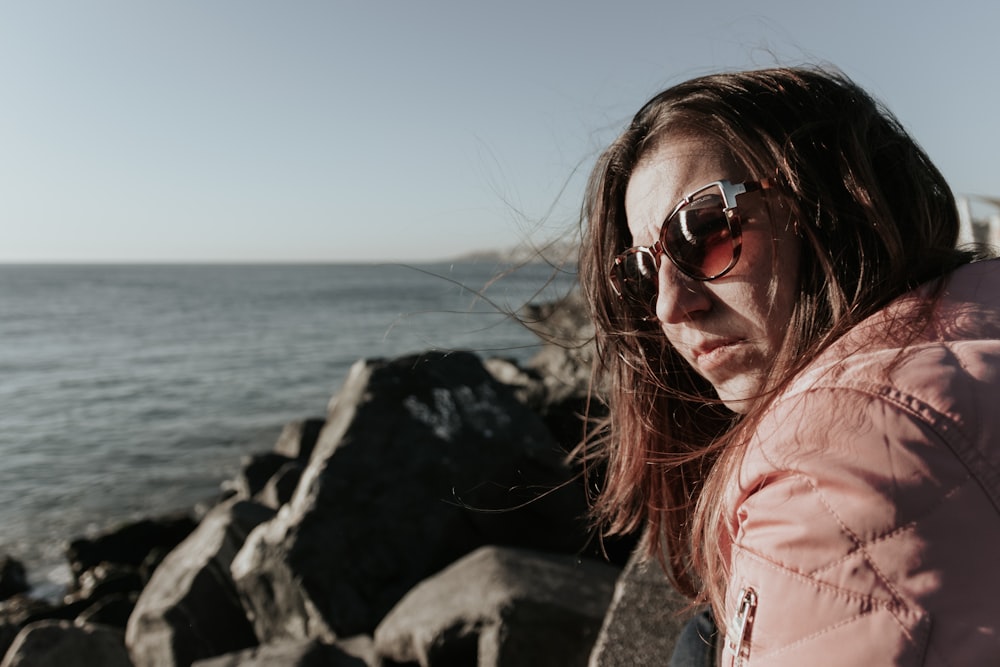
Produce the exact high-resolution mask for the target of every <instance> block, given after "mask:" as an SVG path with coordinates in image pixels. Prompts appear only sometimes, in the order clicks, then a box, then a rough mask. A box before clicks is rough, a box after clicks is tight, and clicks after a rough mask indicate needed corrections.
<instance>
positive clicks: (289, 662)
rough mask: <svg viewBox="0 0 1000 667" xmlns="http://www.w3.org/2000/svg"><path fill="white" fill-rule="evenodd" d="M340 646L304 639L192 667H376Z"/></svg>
mask: <svg viewBox="0 0 1000 667" xmlns="http://www.w3.org/2000/svg"><path fill="white" fill-rule="evenodd" d="M375 665H376V663H374V662H366V661H365V660H364V658H362V657H360V656H358V655H355V654H353V653H351V652H350V651H348V650H346V649H345V648H344V647H343V646H341V645H339V644H324V643H323V642H320V641H317V640H315V639H301V640H298V641H287V642H281V643H278V644H267V645H264V646H258V647H256V648H250V649H246V650H244V651H239V652H237V653H228V654H226V655H221V656H218V657H216V658H208V659H205V660H198V661H197V662H195V663H193V664H192V666H191V667H278V666H280V667H375Z"/></svg>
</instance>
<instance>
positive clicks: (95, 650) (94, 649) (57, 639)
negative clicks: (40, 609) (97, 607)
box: [0, 620, 133, 667]
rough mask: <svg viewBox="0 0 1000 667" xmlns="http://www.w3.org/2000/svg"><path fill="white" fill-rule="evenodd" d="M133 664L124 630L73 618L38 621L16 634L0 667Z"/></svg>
mask: <svg viewBox="0 0 1000 667" xmlns="http://www.w3.org/2000/svg"><path fill="white" fill-rule="evenodd" d="M56 665H58V667H133V666H132V662H131V661H130V660H129V657H128V652H127V651H126V650H125V643H124V642H123V640H122V633H121V632H120V631H118V630H114V629H112V628H107V627H104V626H98V625H74V624H73V623H72V622H71V621H56V620H48V621H37V622H35V623H31V624H29V625H27V626H25V628H24V629H23V630H21V632H20V633H19V634H18V635H17V638H16V639H15V640H14V643H13V644H12V645H11V647H10V649H9V650H8V651H7V655H6V656H4V659H3V662H2V663H0V667H54V666H56Z"/></svg>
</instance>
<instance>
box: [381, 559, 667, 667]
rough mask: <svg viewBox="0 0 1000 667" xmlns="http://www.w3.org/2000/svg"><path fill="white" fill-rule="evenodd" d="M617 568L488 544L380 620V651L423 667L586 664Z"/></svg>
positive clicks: (394, 661) (420, 587)
mask: <svg viewBox="0 0 1000 667" xmlns="http://www.w3.org/2000/svg"><path fill="white" fill-rule="evenodd" d="M619 572H620V570H619V569H618V568H617V567H613V566H611V565H607V564H605V563H601V562H597V561H593V560H588V559H579V558H576V557H573V556H565V555H553V554H543V553H538V552H531V551H526V550H519V549H510V548H498V547H492V546H490V547H483V548H481V549H479V550H477V551H475V552H473V553H472V554H470V555H468V556H466V557H465V558H463V559H461V560H460V561H458V562H456V563H454V564H453V565H451V566H450V567H448V568H446V569H445V570H444V571H442V572H440V573H439V574H437V575H435V576H433V577H431V578H429V579H427V580H426V581H423V582H421V583H420V584H419V585H418V586H416V587H415V588H414V589H413V590H411V591H410V592H409V593H408V594H407V595H406V597H404V598H403V599H402V600H401V601H400V602H399V604H398V605H396V607H395V608H393V610H392V611H391V612H390V613H389V615H388V616H387V617H386V618H385V619H384V620H383V621H382V623H381V624H380V625H379V627H378V629H377V630H376V632H375V650H376V652H377V653H378V655H379V656H380V657H382V658H388V659H389V660H390V661H391V662H392V664H397V663H415V664H419V665H421V667H431V666H432V665H478V666H479V667H518V666H520V665H532V666H537V667H544V666H547V665H551V666H552V667H572V666H574V665H581V666H583V665H586V664H587V658H588V655H589V654H590V648H591V646H592V645H593V643H594V640H595V639H596V637H597V632H598V630H599V629H600V627H601V621H602V619H603V617H604V613H605V610H606V609H607V607H608V604H609V603H610V601H611V595H612V592H613V590H614V585H615V580H616V578H617V576H618V574H619ZM637 664H647V663H637ZM650 664H651V663H650Z"/></svg>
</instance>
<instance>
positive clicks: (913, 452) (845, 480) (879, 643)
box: [723, 389, 968, 666]
mask: <svg viewBox="0 0 1000 667" xmlns="http://www.w3.org/2000/svg"><path fill="white" fill-rule="evenodd" d="M942 450H944V451H942ZM946 450H947V448H946V447H943V446H942V444H941V441H940V438H939V437H938V436H937V435H936V433H935V431H934V430H933V429H932V428H931V427H930V426H929V425H928V424H927V423H926V422H925V421H923V420H922V419H920V418H919V416H918V415H915V414H912V413H910V412H909V411H907V410H906V409H903V408H901V407H900V406H899V405H896V404H893V403H892V402H891V401H887V400H884V399H883V397H879V396H877V395H871V394H868V393H866V392H863V391H857V390H843V389H829V390H811V391H808V392H805V393H803V394H800V395H798V396H796V397H794V398H789V399H783V400H782V402H781V403H780V404H779V405H777V406H775V407H774V408H773V409H772V411H771V413H770V414H769V416H768V417H767V418H766V419H765V421H764V422H763V423H762V425H761V428H760V429H759V430H758V432H757V437H756V438H755V439H754V440H753V441H752V442H751V443H750V444H749V445H748V448H747V450H746V452H745V454H744V458H743V461H742V464H741V468H740V473H739V480H738V484H737V485H736V486H735V487H734V489H735V491H734V496H733V499H732V502H731V503H730V504H729V505H728V506H729V507H730V508H731V513H730V518H731V521H732V527H733V529H734V532H735V535H734V542H733V546H732V551H731V561H730V568H731V569H730V581H729V587H728V594H727V601H726V622H727V625H728V632H727V635H728V636H727V641H726V644H727V645H729V650H728V651H725V652H724V654H723V656H724V657H723V664H725V665H728V664H749V665H775V666H781V665H922V664H924V659H925V652H926V648H927V642H928V637H929V632H930V628H931V620H932V619H931V617H930V614H929V612H928V611H927V610H926V609H925V608H924V606H922V604H921V600H922V599H924V598H926V596H927V595H928V594H929V593H932V592H933V589H934V586H935V585H936V582H935V576H934V573H933V572H931V571H924V570H922V569H921V567H922V566H923V564H924V563H925V559H924V556H925V554H924V551H925V549H926V545H927V539H926V534H925V531H924V527H925V523H926V519H927V517H929V516H933V515H935V514H936V513H939V512H938V510H939V509H940V508H941V507H942V506H943V505H946V504H947V500H948V498H949V494H954V493H956V490H959V489H961V488H962V487H963V486H964V485H965V484H966V483H967V482H968V475H967V473H966V472H965V471H964V469H963V468H962V467H961V466H957V465H955V464H954V462H953V461H952V458H953V457H949V456H947V452H946ZM735 656H739V658H736V659H734V658H735Z"/></svg>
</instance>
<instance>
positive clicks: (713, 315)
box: [625, 136, 799, 412]
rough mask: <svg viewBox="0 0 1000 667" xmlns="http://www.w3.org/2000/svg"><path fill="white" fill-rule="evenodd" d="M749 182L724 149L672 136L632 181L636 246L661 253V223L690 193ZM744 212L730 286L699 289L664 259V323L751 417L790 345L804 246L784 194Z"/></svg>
mask: <svg viewBox="0 0 1000 667" xmlns="http://www.w3.org/2000/svg"><path fill="white" fill-rule="evenodd" d="M747 178H748V174H747V172H746V170H745V169H743V168H741V167H740V166H738V165H737V164H735V163H734V161H733V159H732V158H731V157H730V156H729V155H728V154H727V152H726V151H725V150H723V149H722V148H720V147H719V146H717V145H716V144H715V143H712V142H709V141H705V140H702V139H696V138H690V137H683V136H678V137H676V138H672V137H667V138H666V139H665V140H663V141H662V142H661V143H660V145H659V146H658V147H657V148H656V149H655V150H653V152H651V153H650V154H649V155H647V156H646V157H645V158H643V160H641V161H640V162H639V164H638V165H637V166H636V168H635V170H634V172H633V174H632V177H631V178H630V179H629V183H628V189H627V191H626V194H625V211H626V215H627V217H628V227H629V230H630V231H631V233H632V244H633V245H643V246H651V245H652V244H653V243H654V242H655V241H656V240H657V239H659V238H660V236H659V235H660V226H661V224H662V223H663V221H664V219H665V218H666V217H667V216H668V215H669V214H670V212H671V211H672V210H673V209H674V207H675V206H676V205H677V203H678V202H679V201H680V200H681V199H682V198H683V197H684V196H685V195H687V194H689V193H691V192H693V191H695V190H697V189H699V188H700V187H702V186H704V185H707V184H708V183H711V182H713V181H719V180H728V181H731V182H733V183H742V182H744V181H746V180H747ZM768 204H770V206H768ZM737 205H738V212H739V215H740V218H741V220H742V222H743V248H742V253H741V255H740V259H739V262H738V263H737V264H736V266H735V267H734V268H733V269H732V270H731V271H730V272H729V273H727V274H725V275H724V276H722V277H721V278H717V279H715V280H712V281H697V280H692V279H691V278H688V277H687V276H685V275H684V274H683V273H681V272H680V271H678V270H677V267H675V266H674V264H673V263H672V262H671V261H670V260H669V259H668V258H667V257H665V256H662V257H661V258H660V267H659V294H658V297H657V300H656V318H657V319H658V320H659V322H660V326H661V328H662V330H663V333H664V334H665V335H666V337H667V339H668V340H669V341H670V343H671V345H673V347H675V348H676V349H677V351H678V352H679V353H680V354H681V356H683V357H684V359H686V360H687V362H688V363H689V364H691V367H692V368H694V370H695V371H696V372H697V373H698V374H699V375H701V376H702V377H704V378H705V379H706V380H708V381H709V382H710V383H711V384H712V385H713V386H714V387H715V389H716V391H717V392H718V394H719V398H720V399H721V400H722V401H723V402H724V403H725V404H726V406H727V407H729V409H731V410H733V411H735V412H744V411H745V409H746V407H747V403H746V399H750V398H753V397H754V396H756V395H757V394H758V392H759V391H760V390H761V389H762V387H763V383H764V380H765V375H766V373H767V371H768V369H769V368H770V365H771V363H772V362H773V360H774V358H775V356H776V355H777V353H778V350H779V348H780V346H781V344H782V341H783V340H784V336H785V332H786V330H787V327H788V322H789V319H790V317H791V314H792V308H793V306H794V300H795V293H796V287H795V285H796V277H797V273H798V263H799V242H798V239H797V238H796V236H795V234H794V232H793V229H792V221H791V220H790V218H789V215H788V208H787V207H782V206H781V205H780V202H779V199H778V196H777V195H774V194H770V193H767V192H760V191H757V192H751V193H747V194H743V195H740V196H739V197H738V198H737ZM772 279H775V283H776V289H774V290H773V291H772V287H771V283H772Z"/></svg>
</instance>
